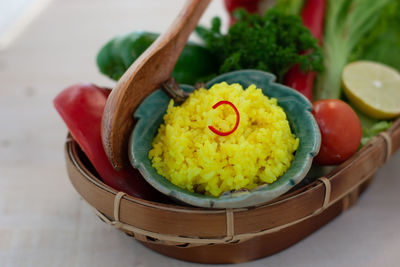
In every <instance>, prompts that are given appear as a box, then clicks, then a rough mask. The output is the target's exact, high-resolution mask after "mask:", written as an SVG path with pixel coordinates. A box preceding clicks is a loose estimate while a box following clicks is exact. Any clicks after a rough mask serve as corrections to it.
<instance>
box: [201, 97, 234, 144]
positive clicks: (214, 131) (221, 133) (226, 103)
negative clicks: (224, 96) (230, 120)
mask: <svg viewBox="0 0 400 267" xmlns="http://www.w3.org/2000/svg"><path fill="white" fill-rule="evenodd" d="M221 105H229V106H231V107H232V108H233V110H234V111H235V113H236V123H235V126H234V127H233V129H232V130H230V131H228V132H221V131H219V130H217V129H215V128H214V127H213V126H208V128H209V129H210V130H211V131H212V132H213V133H215V134H218V135H220V136H227V135H230V134H231V133H233V132H234V131H236V129H237V127H238V126H239V121H240V115H239V111H238V109H237V108H236V107H235V105H234V104H232V103H231V102H229V101H226V100H222V101H219V102H218V103H217V104H215V105H214V106H213V107H212V108H213V109H216V108H217V107H219V106H221Z"/></svg>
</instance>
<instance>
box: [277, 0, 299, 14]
mask: <svg viewBox="0 0 400 267" xmlns="http://www.w3.org/2000/svg"><path fill="white" fill-rule="evenodd" d="M303 5H304V0H277V1H276V2H275V6H274V7H275V8H276V9H278V10H279V11H282V12H283V13H284V14H287V15H299V14H300V12H301V9H302V8H303Z"/></svg>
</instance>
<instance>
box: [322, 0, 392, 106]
mask: <svg viewBox="0 0 400 267" xmlns="http://www.w3.org/2000/svg"><path fill="white" fill-rule="evenodd" d="M390 1H391V0H379V1H378V0H328V5H327V14H326V21H325V35H324V40H323V56H324V65H325V68H324V69H325V71H324V72H323V73H322V75H321V76H320V77H318V82H317V87H316V90H315V91H316V98H317V99H330V98H340V95H341V74H342V70H343V68H344V66H345V65H346V64H347V62H348V61H349V58H350V55H351V53H352V52H353V50H354V49H355V47H356V46H357V45H358V44H359V42H360V40H361V39H362V38H363V37H364V36H365V35H366V34H367V33H369V32H370V31H371V30H372V29H373V27H374V26H375V25H376V23H377V22H378V19H379V17H380V15H381V14H382V11H383V10H384V8H385V7H386V6H387V4H388V3H389V2H390ZM394 49H395V48H394Z"/></svg>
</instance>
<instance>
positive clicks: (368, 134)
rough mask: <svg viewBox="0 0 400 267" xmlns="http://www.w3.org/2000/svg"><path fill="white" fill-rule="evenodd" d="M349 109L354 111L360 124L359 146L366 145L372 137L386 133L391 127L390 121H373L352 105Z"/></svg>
mask: <svg viewBox="0 0 400 267" xmlns="http://www.w3.org/2000/svg"><path fill="white" fill-rule="evenodd" d="M350 105H351V104H350ZM351 107H352V108H353V109H354V111H355V112H356V114H357V116H358V118H359V119H360V122H361V126H362V138H361V146H364V145H366V144H367V143H368V142H369V141H370V140H371V139H372V138H373V137H374V136H376V135H377V134H379V133H380V132H383V131H386V130H387V129H389V128H390V127H391V126H392V122H391V121H384V120H378V119H373V118H371V117H368V116H366V115H365V114H364V113H362V112H361V111H359V110H358V109H357V108H355V107H354V106H353V105H351Z"/></svg>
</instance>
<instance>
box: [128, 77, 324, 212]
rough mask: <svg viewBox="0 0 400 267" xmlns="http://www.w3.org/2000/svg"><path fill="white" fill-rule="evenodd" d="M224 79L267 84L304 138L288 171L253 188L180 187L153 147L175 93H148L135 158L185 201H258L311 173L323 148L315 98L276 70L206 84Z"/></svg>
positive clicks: (229, 204) (132, 147) (147, 174)
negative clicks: (213, 192) (280, 80)
mask: <svg viewBox="0 0 400 267" xmlns="http://www.w3.org/2000/svg"><path fill="white" fill-rule="evenodd" d="M223 81H225V82H227V83H228V84H232V83H239V84H241V85H242V86H243V88H247V87H248V86H249V85H251V84H255V85H257V87H258V88H261V89H262V91H263V93H264V95H266V96H268V97H275V98H277V99H278V104H279V105H280V106H281V107H282V108H283V109H284V110H285V112H286V114H287V118H288V120H289V124H290V127H291V128H292V131H293V132H294V134H295V135H296V136H297V137H298V138H299V139H300V144H299V148H298V149H297V151H296V153H295V157H294V159H293V162H292V164H291V166H290V168H289V169H288V170H287V171H286V173H285V174H284V175H282V176H281V177H280V178H279V179H278V180H277V181H275V182H274V183H272V184H265V185H261V186H259V187H257V188H254V189H253V190H251V191H247V190H245V191H242V190H241V191H238V192H226V193H224V194H222V195H221V196H220V197H212V196H204V195H201V194H197V193H193V192H189V191H187V190H185V189H183V188H180V187H177V186H176V185H174V184H172V183H171V182H170V181H168V180H167V179H165V178H164V177H162V176H160V175H159V174H157V171H156V170H155V169H154V168H153V167H152V165H151V161H150V160H149V157H148V153H149V151H150V149H151V143H152V140H153V138H154V137H155V135H156V134H157V130H158V128H159V126H160V125H161V123H162V122H163V116H164V114H165V112H166V110H167V107H168V103H169V101H170V98H169V96H168V95H167V94H166V93H164V91H162V90H157V91H155V92H154V93H152V94H151V95H150V96H148V97H147V98H146V99H145V100H144V101H143V102H142V104H141V105H140V106H139V108H138V109H137V110H136V112H135V114H134V117H135V118H136V119H137V120H138V122H137V124H136V127H135V129H134V130H133V132H132V135H131V138H130V144H129V157H130V161H131V163H132V165H133V166H134V167H135V168H137V169H139V171H140V172H141V174H142V175H143V177H144V178H145V179H146V180H147V182H149V183H150V184H151V185H152V186H153V187H154V188H156V189H157V190H159V191H160V192H162V193H164V194H166V195H168V196H170V197H172V198H174V199H176V200H178V201H179V202H183V203H187V204H190V205H193V206H198V207H206V208H240V207H250V206H256V205H259V204H262V203H265V202H268V201H270V200H272V199H274V198H276V197H278V196H280V195H282V194H284V193H285V192H287V191H289V190H290V189H291V188H293V187H294V186H295V185H296V184H297V183H299V182H300V181H301V180H302V179H303V178H304V177H305V176H306V174H307V172H308V171H309V169H310V167H311V163H312V159H313V157H314V155H316V153H318V151H319V147H320V143H321V136H320V132H319V129H318V125H317V123H316V122H315V120H314V117H313V116H312V114H311V107H312V106H311V103H310V102H309V101H308V100H307V99H306V98H305V97H304V96H303V95H301V94H300V93H298V92H297V91H295V90H293V89H291V88H289V87H286V86H283V85H281V84H277V83H274V81H275V76H274V75H272V74H270V73H266V72H262V71H257V70H241V71H235V72H230V73H226V74H223V75H220V76H218V77H216V78H215V79H213V80H211V81H210V82H208V83H207V84H206V88H210V87H211V86H212V85H213V84H215V83H220V82H223ZM181 88H182V89H183V90H185V91H188V92H191V91H193V87H191V86H187V85H181Z"/></svg>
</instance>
